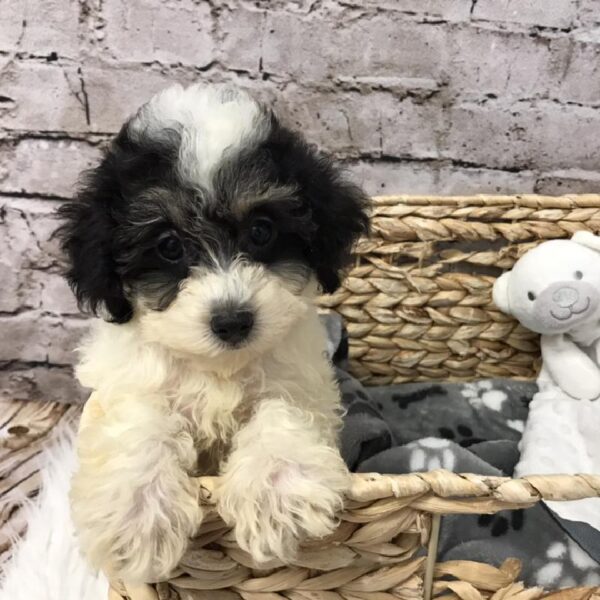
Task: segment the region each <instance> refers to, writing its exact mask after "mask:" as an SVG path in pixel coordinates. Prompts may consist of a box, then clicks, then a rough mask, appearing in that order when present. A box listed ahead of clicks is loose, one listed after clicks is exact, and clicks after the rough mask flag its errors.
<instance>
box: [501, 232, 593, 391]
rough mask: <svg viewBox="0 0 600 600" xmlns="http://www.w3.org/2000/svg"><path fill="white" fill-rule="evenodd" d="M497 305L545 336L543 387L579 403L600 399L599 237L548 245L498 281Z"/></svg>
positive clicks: (581, 236) (583, 234) (586, 235)
mask: <svg viewBox="0 0 600 600" xmlns="http://www.w3.org/2000/svg"><path fill="white" fill-rule="evenodd" d="M493 297H494V302H495V304H496V305H497V306H498V308H500V310H502V311H503V312H505V313H507V314H510V315H512V316H514V317H515V318H516V319H517V320H518V321H519V322H520V323H521V324H522V325H523V326H525V327H527V329H531V330H532V331H535V332H537V333H541V334H542V337H541V348H542V359H543V372H542V374H541V375H540V380H539V383H540V385H541V387H543V384H544V382H545V381H548V380H550V382H553V383H554V384H555V385H557V386H558V387H559V388H561V389H562V390H563V391H564V392H565V393H566V394H568V395H569V396H571V397H572V398H576V399H579V400H593V399H596V398H598V397H599V396H600V366H599V364H600V237H597V236H595V235H593V234H592V233H590V232H587V231H579V232H577V233H575V235H574V236H573V238H572V239H571V240H552V241H548V242H544V243H542V244H540V245H539V246H537V247H536V248H534V249H533V250H530V251H529V252H527V254H525V255H524V256H522V257H521V258H520V259H519V260H518V261H517V262H516V264H515V266H514V267H513V269H512V271H509V272H508V273H504V274H503V275H502V276H501V277H499V278H498V279H497V280H496V282H495V284H494V290H493Z"/></svg>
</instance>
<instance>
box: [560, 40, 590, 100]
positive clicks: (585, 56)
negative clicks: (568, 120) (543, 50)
mask: <svg viewBox="0 0 600 600" xmlns="http://www.w3.org/2000/svg"><path fill="white" fill-rule="evenodd" d="M568 58H569V62H568V64H566V65H565V67H567V68H565V69H564V77H563V78H562V81H561V82H560V86H559V87H558V90H554V93H555V95H556V97H558V98H559V99H560V100H561V101H563V102H578V103H582V104H598V103H600V45H599V44H590V43H572V44H571V52H570V53H569V57H568Z"/></svg>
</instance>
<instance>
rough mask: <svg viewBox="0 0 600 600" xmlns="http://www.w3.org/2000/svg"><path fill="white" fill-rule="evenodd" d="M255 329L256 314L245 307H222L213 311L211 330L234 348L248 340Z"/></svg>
mask: <svg viewBox="0 0 600 600" xmlns="http://www.w3.org/2000/svg"><path fill="white" fill-rule="evenodd" d="M253 327H254V313H253V312H252V311H251V310H248V308H245V307H239V306H237V307H221V308H218V309H215V310H214V311H213V314H212V317H211V320H210V328H211V331H212V332H213V333H214V334H215V336H216V337H218V338H219V339H220V340H221V341H223V342H226V343H227V344H230V345H232V346H237V345H238V344H241V343H242V342H243V341H244V340H246V339H247V338H248V336H249V335H250V333H251V332H252V329H253Z"/></svg>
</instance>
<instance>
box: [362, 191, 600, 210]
mask: <svg viewBox="0 0 600 600" xmlns="http://www.w3.org/2000/svg"><path fill="white" fill-rule="evenodd" d="M372 201H373V204H374V207H375V208H377V207H379V206H396V205H398V204H399V203H401V204H404V205H408V206H454V207H467V206H474V207H477V206H481V207H498V206H505V205H510V206H522V207H528V208H541V209H543V208H562V209H570V208H596V207H600V194H564V195H562V196H544V195H539V194H515V195H508V194H472V195H455V196H443V195H440V196H435V195H434V196H431V195H430V196H426V195H422V194H391V195H385V196H373V197H372Z"/></svg>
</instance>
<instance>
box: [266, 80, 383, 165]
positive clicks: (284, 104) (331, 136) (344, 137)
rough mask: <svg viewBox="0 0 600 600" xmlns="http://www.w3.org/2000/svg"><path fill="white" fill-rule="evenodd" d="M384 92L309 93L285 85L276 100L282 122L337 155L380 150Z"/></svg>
mask: <svg viewBox="0 0 600 600" xmlns="http://www.w3.org/2000/svg"><path fill="white" fill-rule="evenodd" d="M379 102H385V103H386V106H387V104H388V103H389V99H387V98H386V94H380V93H373V94H368V95H366V96H363V95H361V94H356V93H349V94H344V95H343V96H339V95H337V94H335V93H318V92H311V91H307V90H304V89H301V88H298V87H296V86H288V87H287V88H286V89H285V91H284V93H283V94H281V95H280V96H279V97H278V98H277V99H276V102H275V106H276V109H277V112H278V114H280V115H281V116H282V117H283V120H284V122H286V123H287V124H289V125H291V126H292V127H295V128H297V129H299V130H301V131H303V132H304V134H305V135H306V137H307V139H308V140H309V142H311V143H314V144H317V145H318V146H320V147H321V148H322V149H323V150H327V151H329V152H335V153H338V154H342V155H345V154H356V153H357V152H358V150H359V149H360V151H361V152H362V153H365V154H367V153H378V152H380V151H381V146H380V135H379V131H378V125H379V120H380V118H381V115H382V112H383V107H382V106H381V105H380V104H379Z"/></svg>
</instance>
